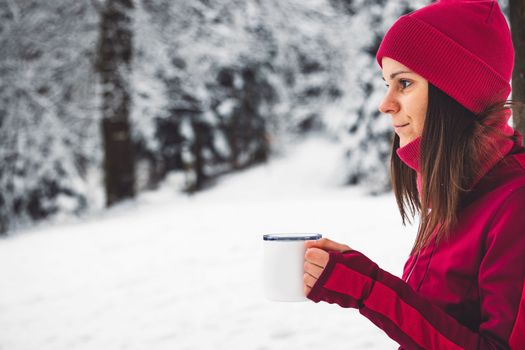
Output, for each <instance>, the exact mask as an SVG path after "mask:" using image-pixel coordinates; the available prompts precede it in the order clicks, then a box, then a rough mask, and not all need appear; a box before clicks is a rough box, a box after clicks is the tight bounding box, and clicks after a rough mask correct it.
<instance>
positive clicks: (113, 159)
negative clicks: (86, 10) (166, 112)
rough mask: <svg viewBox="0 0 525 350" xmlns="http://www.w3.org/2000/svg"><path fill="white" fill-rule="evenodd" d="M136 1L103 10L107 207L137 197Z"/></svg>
mask: <svg viewBox="0 0 525 350" xmlns="http://www.w3.org/2000/svg"><path fill="white" fill-rule="evenodd" d="M132 9H133V1H132V0H107V2H106V3H105V5H104V6H103V8H101V10H100V15H101V20H100V39H99V46H98V62H97V71H98V73H99V74H100V79H101V84H102V132H103V140H104V172H105V187H106V204H107V206H110V205H112V204H114V203H117V202H119V201H121V200H124V199H126V198H130V197H133V196H134V195H135V165H134V155H133V151H132V149H133V148H132V142H131V132H130V129H131V127H130V122H129V112H130V111H129V110H130V102H131V92H130V77H131V58H132V53H133V48H132V38H133V32H132V21H131V11H132Z"/></svg>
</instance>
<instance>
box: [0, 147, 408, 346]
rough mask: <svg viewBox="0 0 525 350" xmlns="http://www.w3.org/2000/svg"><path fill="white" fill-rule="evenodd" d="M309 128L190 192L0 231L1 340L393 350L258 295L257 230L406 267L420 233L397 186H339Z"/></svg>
mask: <svg viewBox="0 0 525 350" xmlns="http://www.w3.org/2000/svg"><path fill="white" fill-rule="evenodd" d="M340 153H341V148H340V146H338V145H337V144H335V143H331V142H329V141H326V140H323V139H320V138H311V139H308V140H307V141H305V142H301V143H299V144H296V145H294V146H293V147H291V148H289V150H288V151H287V152H286V154H284V155H283V156H282V157H281V158H278V159H275V160H273V161H272V162H270V163H269V164H267V165H261V166H257V167H254V168H252V169H250V170H247V171H244V172H242V173H238V174H234V175H230V176H227V177H224V178H222V179H221V180H220V183H219V184H218V185H217V186H216V187H215V188H213V189H211V190H209V191H206V192H204V193H200V194H198V195H194V196H191V197H186V196H184V195H181V194H179V193H178V192H177V191H175V190H174V189H173V184H174V183H176V181H172V182H170V181H167V182H166V184H165V185H164V186H163V187H162V188H161V189H159V190H158V191H155V192H150V193H146V194H143V195H141V196H140V197H139V198H138V199H137V200H136V201H133V202H130V203H126V204H123V205H120V206H119V207H117V208H114V209H111V210H109V211H106V212H104V213H102V214H99V215H95V216H93V217H91V218H89V219H87V220H84V221H82V222H76V223H66V224H61V225H56V224H55V225H41V226H40V227H38V228H35V229H32V230H28V231H26V232H22V233H19V234H16V235H14V236H11V237H9V238H7V239H2V240H0V350H21V349H35V350H37V349H38V350H47V349H52V350H62V349H63V350H71V349H97V350H98V349H141V350H142V349H155V350H156V349H170V350H174V349H175V350H184V349H188V350H189V349H203V350H209V349H225V350H237V349H239V350H251V349H253V350H263V349H268V350H274V349H275V350H279V349H283V350H284V349H287V350H289V349H292V350H294V349H302V350H307V349H320V348H329V349H331V350H338V349H340V350H343V349H344V350H349V349H381V350H383V349H395V348H397V345H396V344H395V343H394V342H393V341H391V340H390V339H389V338H388V337H387V336H386V335H384V334H383V333H382V332H381V331H380V330H378V329H376V328H375V326H374V325H373V324H372V323H371V322H369V321H368V320H367V319H365V318H364V317H362V316H361V315H359V313H358V312H357V311H356V310H348V309H343V308H340V307H338V306H335V305H329V304H324V303H320V304H315V303H313V302H310V301H308V302H303V303H278V302H270V301H267V300H265V299H264V296H263V294H262V291H261V283H260V282H261V260H262V235H263V234H264V233H270V232H319V233H322V234H323V235H324V236H325V237H330V238H332V239H334V240H337V241H340V242H343V243H346V244H349V245H350V246H351V247H353V248H355V249H358V250H360V251H362V252H364V253H365V254H367V255H368V256H369V257H370V258H372V259H373V260H375V261H376V262H377V263H378V264H379V265H380V266H381V267H382V268H384V269H387V270H389V271H390V272H392V273H394V274H397V275H400V273H401V270H402V266H403V263H404V260H405V259H406V257H407V254H408V251H409V248H410V245H411V242H412V240H413V237H414V235H413V234H414V231H415V229H414V227H407V228H405V227H403V226H402V225H401V220H400V217H399V214H398V212H397V206H396V204H395V199H394V197H393V195H392V194H387V195H383V196H379V197H368V196H365V195H364V194H363V191H362V190H359V189H358V188H344V187H338V186H337V183H336V181H335V180H334V179H338V176H337V173H338V169H337V168H336V165H337V164H340V163H341V162H340V159H339V157H340Z"/></svg>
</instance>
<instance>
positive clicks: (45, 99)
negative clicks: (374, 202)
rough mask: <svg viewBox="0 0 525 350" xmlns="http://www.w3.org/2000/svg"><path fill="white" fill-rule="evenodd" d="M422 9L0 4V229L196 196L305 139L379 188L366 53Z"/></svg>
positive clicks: (208, 1)
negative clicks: (325, 146) (173, 182)
mask: <svg viewBox="0 0 525 350" xmlns="http://www.w3.org/2000/svg"><path fill="white" fill-rule="evenodd" d="M428 2H429V1H423V0H421V1H406V0H396V1H386V0H375V1H370V0H369V1H365V0H310V1H301V0H264V1H259V0H195V1H187V2H185V1H170V0H157V1H152V0H137V1H132V0H91V1H78V0H59V1H58V0H57V1H51V2H43V1H36V0H21V1H18V0H17V1H15V0H0V45H1V47H2V50H1V51H0V101H1V102H0V232H2V233H6V232H7V231H9V230H13V229H16V228H19V227H24V226H26V225H28V224H30V223H31V222H34V221H36V220H41V219H44V218H48V217H62V216H70V215H80V214H82V213H86V212H90V211H92V210H100V209H101V208H103V207H104V206H106V205H111V204H114V203H117V202H119V201H120V200H123V199H125V198H130V197H133V196H134V195H135V194H136V193H138V192H141V191H144V190H149V189H154V188H156V187H157V186H158V185H159V184H160V183H161V182H162V181H163V180H164V179H165V178H166V177H167V176H172V177H174V178H176V179H179V181H178V182H177V183H178V187H177V188H176V189H175V190H176V191H177V193H178V194H174V195H187V194H191V193H193V192H195V191H200V190H204V189H206V188H207V187H209V186H212V185H214V180H215V179H217V178H218V177H219V176H221V175H223V174H227V173H231V172H235V171H239V170H242V169H245V168H247V167H250V166H253V165H255V164H260V163H262V162H266V161H269V160H271V158H272V156H273V155H275V154H278V153H279V152H280V151H281V149H282V147H283V144H284V142H283V140H286V139H290V138H298V137H305V136H306V135H308V134H309V133H321V134H323V135H326V137H329V138H331V139H333V140H336V141H337V142H339V143H340V145H341V152H342V154H343V155H344V157H342V158H341V159H342V161H341V164H340V165H339V168H340V174H339V175H338V176H340V179H338V180H339V182H340V183H341V184H345V185H361V186H363V187H365V188H367V189H368V191H369V192H370V193H371V194H378V193H383V192H385V191H388V190H389V189H390V183H389V177H388V159H389V156H390V137H391V126H390V120H389V118H388V117H387V116H384V115H381V114H380V113H379V112H378V110H377V106H378V104H379V101H380V99H381V98H382V96H383V94H384V92H385V87H384V85H383V82H382V80H381V74H380V68H379V66H378V65H377V62H376V61H375V53H376V51H377V48H378V46H379V43H380V41H381V38H382V35H383V34H384V33H385V31H386V30H387V29H388V28H389V26H390V25H391V24H392V23H393V22H394V21H395V20H396V19H397V18H398V17H399V16H400V15H402V14H405V13H408V12H410V11H412V10H414V9H417V8H419V7H421V6H423V5H425V4H426V3H428ZM500 5H501V6H502V8H503V9H506V8H507V4H506V2H500Z"/></svg>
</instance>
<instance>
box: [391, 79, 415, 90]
mask: <svg viewBox="0 0 525 350" xmlns="http://www.w3.org/2000/svg"><path fill="white" fill-rule="evenodd" d="M399 84H400V85H401V90H404V89H406V88H407V87H409V86H410V85H412V82H411V81H408V80H405V79H399ZM385 86H386V87H387V88H388V87H390V85H388V84H385Z"/></svg>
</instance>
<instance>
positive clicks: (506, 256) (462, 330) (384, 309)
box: [308, 188, 525, 350]
mask: <svg viewBox="0 0 525 350" xmlns="http://www.w3.org/2000/svg"><path fill="white" fill-rule="evenodd" d="M524 213H525V188H522V189H521V190H520V191H516V192H514V193H513V195H511V196H509V198H508V200H507V201H506V202H505V204H504V205H503V206H502V207H500V209H499V211H498V212H497V213H496V214H495V216H494V218H493V220H492V223H491V225H490V227H489V228H488V231H487V239H486V246H485V247H484V248H485V249H486V251H485V255H484V257H483V259H482V261H481V264H480V269H479V275H478V286H479V290H480V302H481V304H480V308H481V320H482V322H481V324H480V326H479V329H478V330H476V331H473V330H471V329H469V328H467V327H465V326H463V325H461V324H460V323H459V322H458V321H457V320H456V319H455V318H453V317H452V316H450V315H449V314H447V313H446V312H445V311H444V310H443V309H441V308H439V307H437V306H436V305H434V304H432V303H431V302H429V301H428V300H427V299H426V298H425V297H424V296H423V295H421V294H419V293H417V292H416V291H414V289H412V287H410V286H409V285H408V284H406V283H405V282H404V281H403V280H401V279H400V278H398V277H396V276H393V275H392V274H390V273H388V272H386V271H384V270H382V269H380V268H379V267H378V266H377V264H375V263H374V262H372V261H371V260H370V259H368V258H367V257H366V256H364V255H363V254H361V253H360V252H358V251H355V250H352V251H348V252H343V253H339V252H329V254H330V259H329V261H328V264H327V266H326V267H325V270H324V271H323V273H322V274H321V276H319V279H318V281H317V282H316V284H315V285H314V286H313V288H312V290H311V291H310V293H309V294H308V298H309V299H311V300H313V301H314V302H320V301H325V302H328V303H331V304H338V305H340V306H341V307H344V308H357V309H359V312H360V313H361V314H362V315H364V316H365V317H367V318H368V319H370V320H371V321H372V322H373V323H374V324H376V325H377V326H378V327H379V328H381V329H382V330H383V331H385V332H386V333H387V335H388V336H389V337H390V338H392V339H393V340H395V341H396V342H398V343H399V344H400V345H401V347H402V348H404V349H429V350H430V349H436V350H437V349H439V350H444V349H445V350H450V349H458V350H459V349H472V350H474V349H483V350H485V349H511V348H512V349H525V343H523V341H525V338H524V336H523V335H521V331H520V330H521V329H525V320H524V319H523V318H524V317H525V310H523V311H521V312H519V313H518V310H519V308H520V301H521V303H522V305H523V304H524V303H525V301H523V296H522V292H523V291H524V285H523V280H524V275H525V271H524V270H525V254H524V252H525V220H523V215H525V214H524ZM520 327H521V328H520ZM511 346H512V347H511Z"/></svg>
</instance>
